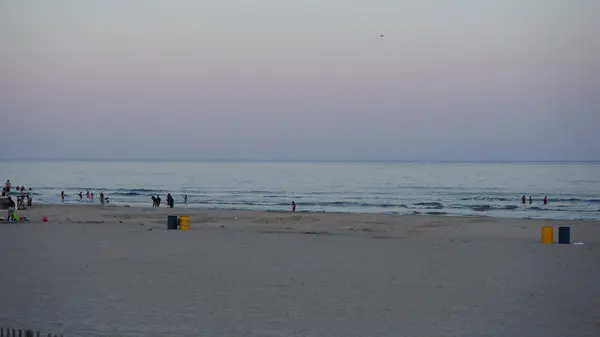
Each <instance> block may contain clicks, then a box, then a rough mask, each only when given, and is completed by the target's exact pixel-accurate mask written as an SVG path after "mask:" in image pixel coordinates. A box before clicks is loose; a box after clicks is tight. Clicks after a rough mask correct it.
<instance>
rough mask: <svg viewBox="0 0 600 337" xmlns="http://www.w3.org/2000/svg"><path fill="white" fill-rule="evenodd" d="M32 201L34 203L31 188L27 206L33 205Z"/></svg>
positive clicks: (28, 193)
mask: <svg viewBox="0 0 600 337" xmlns="http://www.w3.org/2000/svg"><path fill="white" fill-rule="evenodd" d="M32 203H33V191H32V190H31V188H30V189H29V192H27V206H29V207H31V204H32Z"/></svg>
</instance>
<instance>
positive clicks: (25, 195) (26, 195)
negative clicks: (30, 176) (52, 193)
mask: <svg viewBox="0 0 600 337" xmlns="http://www.w3.org/2000/svg"><path fill="white" fill-rule="evenodd" d="M11 189H12V184H11V183H10V180H6V183H5V184H4V187H3V188H2V196H3V197H8V199H9V200H12V198H11V197H10V190H11ZM16 191H17V192H20V196H19V199H20V200H23V201H25V199H27V206H31V204H32V198H33V191H32V190H31V188H30V189H29V190H26V189H25V186H23V185H21V187H19V186H18V185H17V189H16Z"/></svg>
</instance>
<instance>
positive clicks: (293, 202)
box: [292, 201, 296, 212]
mask: <svg viewBox="0 0 600 337" xmlns="http://www.w3.org/2000/svg"><path fill="white" fill-rule="evenodd" d="M295 211H296V202H295V201H292V212H295Z"/></svg>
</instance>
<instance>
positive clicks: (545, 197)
mask: <svg viewBox="0 0 600 337" xmlns="http://www.w3.org/2000/svg"><path fill="white" fill-rule="evenodd" d="M544 205H548V196H544Z"/></svg>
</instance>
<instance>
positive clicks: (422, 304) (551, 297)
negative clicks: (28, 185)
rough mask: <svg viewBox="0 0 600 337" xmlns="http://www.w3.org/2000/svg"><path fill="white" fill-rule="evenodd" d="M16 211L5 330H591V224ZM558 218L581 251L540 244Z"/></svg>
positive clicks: (596, 288)
mask: <svg viewBox="0 0 600 337" xmlns="http://www.w3.org/2000/svg"><path fill="white" fill-rule="evenodd" d="M20 214H21V215H25V216H27V217H28V218H29V219H30V222H28V223H23V224H14V223H10V224H6V223H2V224H0V261H1V262H0V270H1V276H0V304H1V305H2V309H1V310H0V327H14V328H32V329H38V330H42V331H44V332H52V333H62V334H64V335H65V336H166V335H169V336H538V335H539V336H598V335H600V320H598V317H600V285H599V282H600V281H599V280H600V268H598V267H597V265H598V262H599V261H600V248H599V247H600V223H599V222H593V221H586V222H582V221H553V220H526V219H493V218H474V217H473V218H471V217H469V218H460V217H435V216H399V215H377V214H333V213H291V212H254V211H228V210H198V209H181V208H179V209H174V210H170V209H166V208H161V209H158V210H157V209H152V208H125V207H107V208H100V207H97V206H83V205H72V206H40V207H34V208H33V209H32V210H27V211H23V212H21V213H20ZM168 214H174V215H190V218H191V230H190V231H169V230H166V216H167V215H168ZM2 215H3V216H4V214H2ZM42 216H46V217H48V219H49V221H48V222H47V223H42V222H41V217H42ZM559 224H561V225H570V226H571V227H572V234H571V237H572V239H573V240H574V241H583V242H585V245H583V246H578V245H558V244H554V245H543V244H541V243H540V242H539V241H540V228H541V226H543V225H555V226H557V225H559ZM555 235H556V233H555Z"/></svg>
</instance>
